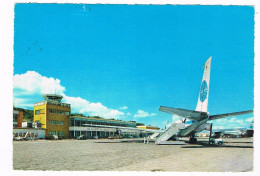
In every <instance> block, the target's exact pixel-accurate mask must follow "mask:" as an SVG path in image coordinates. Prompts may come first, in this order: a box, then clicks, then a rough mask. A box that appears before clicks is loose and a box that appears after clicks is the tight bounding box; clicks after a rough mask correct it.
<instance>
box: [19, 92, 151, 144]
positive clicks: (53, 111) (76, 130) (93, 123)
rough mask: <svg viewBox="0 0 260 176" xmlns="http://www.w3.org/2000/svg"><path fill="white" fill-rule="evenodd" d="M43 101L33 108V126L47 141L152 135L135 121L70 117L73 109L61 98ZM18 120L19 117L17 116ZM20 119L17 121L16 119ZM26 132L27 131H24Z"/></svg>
mask: <svg viewBox="0 0 260 176" xmlns="http://www.w3.org/2000/svg"><path fill="white" fill-rule="evenodd" d="M43 98H44V100H43V101H41V102H37V103H35V104H34V118H33V123H39V124H40V126H41V129H43V130H44V131H45V137H46V138H53V137H54V136H55V135H56V136H57V137H58V138H72V139H73V138H78V137H83V138H84V139H93V138H94V139H97V138H108V137H111V136H112V137H115V136H120V137H123V138H135V137H143V136H147V135H149V132H148V130H147V131H145V129H149V128H143V126H142V127H141V128H139V127H138V126H137V123H136V122H135V121H122V120H115V119H105V118H102V117H98V116H91V117H90V116H83V115H81V114H71V105H70V104H68V103H62V102H61V100H62V98H63V97H62V96H61V95H56V94H45V95H43ZM15 117H16V116H15ZM16 119H17V118H16ZM24 130H26V129H24Z"/></svg>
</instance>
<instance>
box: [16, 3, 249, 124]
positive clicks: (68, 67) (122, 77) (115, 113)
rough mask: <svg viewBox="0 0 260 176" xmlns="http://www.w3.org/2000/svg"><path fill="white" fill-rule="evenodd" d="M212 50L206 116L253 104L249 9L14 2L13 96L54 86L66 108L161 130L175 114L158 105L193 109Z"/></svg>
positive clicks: (24, 100)
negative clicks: (203, 68) (66, 105)
mask: <svg viewBox="0 0 260 176" xmlns="http://www.w3.org/2000/svg"><path fill="white" fill-rule="evenodd" d="M210 56H212V63H211V66H212V67H211V79H210V86H209V105H208V111H209V112H210V114H212V115H214V114H222V113H228V112H237V111H243V110H249V109H253V108H254V8H253V7H250V6H195V5H194V6H179V5H177V6H175V5H89V4H85V5H84V4H77V5H72V4H16V6H15V19H14V104H15V106H19V107H23V108H28V109H32V108H33V103H35V102H38V101H41V100H42V97H41V94H43V93H55V91H56V93H59V94H62V95H63V96H64V102H68V103H71V104H72V112H81V113H83V114H85V115H100V116H103V117H105V118H110V117H115V118H118V119H122V120H136V121H138V122H143V123H145V124H147V125H148V124H151V125H155V126H159V127H161V128H163V127H164V126H165V125H166V124H167V121H169V122H172V119H173V117H172V115H170V114H166V113H163V112H159V111H158V109H159V106H160V105H163V106H169V107H175V108H184V109H191V110H194V109H195V107H196V103H197V99H198V94H199V88H200V82H201V79H202V74H203V70H202V69H200V68H201V66H202V65H203V64H204V62H205V61H206V60H207V59H208V58H209V57H210ZM252 117H253V114H248V115H243V116H240V117H236V118H232V117H231V118H227V119H222V120H216V121H215V122H214V125H213V126H214V127H215V128H230V127H248V126H249V125H250V123H251V122H252Z"/></svg>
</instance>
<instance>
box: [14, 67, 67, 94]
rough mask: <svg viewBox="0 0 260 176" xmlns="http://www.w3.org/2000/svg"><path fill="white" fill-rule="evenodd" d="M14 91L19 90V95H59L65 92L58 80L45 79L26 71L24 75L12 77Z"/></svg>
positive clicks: (33, 72)
mask: <svg viewBox="0 0 260 176" xmlns="http://www.w3.org/2000/svg"><path fill="white" fill-rule="evenodd" d="M14 89H18V90H19V89H20V90H22V92H21V91H19V92H20V94H23V95H25V94H36V93H40V94H46V93H55V92H56V93H57V94H61V93H63V92H64V91H65V87H63V86H61V85H60V80H59V79H54V78H47V77H45V76H41V75H40V74H39V73H37V72H35V71H27V72H26V73H25V74H21V75H19V74H16V75H14Z"/></svg>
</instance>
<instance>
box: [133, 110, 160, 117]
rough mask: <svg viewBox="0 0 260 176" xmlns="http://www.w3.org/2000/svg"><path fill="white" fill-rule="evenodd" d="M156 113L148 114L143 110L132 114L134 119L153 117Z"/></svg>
mask: <svg viewBox="0 0 260 176" xmlns="http://www.w3.org/2000/svg"><path fill="white" fill-rule="evenodd" d="M155 115H156V113H151V114H150V113H148V112H145V111H143V110H138V111H137V113H135V114H134V117H136V118H140V117H141V118H142V117H149V116H155Z"/></svg>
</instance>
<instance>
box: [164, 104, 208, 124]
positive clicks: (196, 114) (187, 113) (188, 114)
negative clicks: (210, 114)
mask: <svg viewBox="0 0 260 176" xmlns="http://www.w3.org/2000/svg"><path fill="white" fill-rule="evenodd" d="M159 110H160V111H163V112H167V113H170V114H175V115H178V116H181V117H184V118H187V119H191V120H196V121H199V120H201V119H203V118H205V115H206V114H207V113H206V112H200V111H192V110H187V109H180V108H170V107H165V106H160V108H159Z"/></svg>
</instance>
